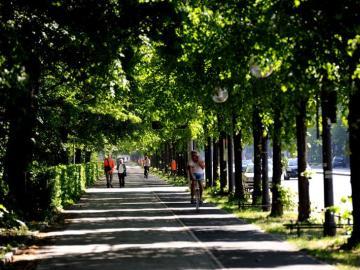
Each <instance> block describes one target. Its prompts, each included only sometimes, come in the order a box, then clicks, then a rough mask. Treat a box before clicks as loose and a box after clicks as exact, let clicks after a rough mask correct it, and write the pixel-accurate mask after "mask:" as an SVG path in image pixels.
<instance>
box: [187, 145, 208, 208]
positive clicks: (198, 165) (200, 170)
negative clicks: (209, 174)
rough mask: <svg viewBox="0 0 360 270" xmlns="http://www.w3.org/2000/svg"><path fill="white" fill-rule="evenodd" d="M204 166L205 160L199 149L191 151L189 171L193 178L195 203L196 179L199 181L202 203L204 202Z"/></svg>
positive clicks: (192, 197)
mask: <svg viewBox="0 0 360 270" xmlns="http://www.w3.org/2000/svg"><path fill="white" fill-rule="evenodd" d="M204 168H205V162H204V161H203V160H201V159H200V155H199V153H198V152H197V151H191V160H190V161H189V163H188V171H189V176H190V180H191V203H192V204H194V203H195V199H194V195H195V181H199V188H200V203H202V193H203V188H204V179H205V177H204Z"/></svg>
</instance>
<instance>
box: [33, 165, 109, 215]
mask: <svg viewBox="0 0 360 270" xmlns="http://www.w3.org/2000/svg"><path fill="white" fill-rule="evenodd" d="M101 168H102V167H101V164H99V163H94V162H92V163H87V164H73V165H59V166H55V167H49V168H33V169H32V173H31V177H30V179H29V181H28V194H31V195H30V196H31V200H29V201H30V202H29V204H31V206H30V205H29V210H28V212H29V213H27V216H31V218H32V219H42V218H44V216H46V215H47V214H49V212H53V211H56V210H61V209H62V208H63V207H64V206H66V205H69V204H73V203H74V202H75V201H77V200H78V199H79V198H80V196H81V195H82V194H83V192H84V191H85V188H86V187H89V186H91V185H93V184H94V183H95V181H96V180H97V179H98V178H99V176H100V175H101V173H102V170H101Z"/></svg>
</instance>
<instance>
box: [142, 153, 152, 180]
mask: <svg viewBox="0 0 360 270" xmlns="http://www.w3.org/2000/svg"><path fill="white" fill-rule="evenodd" d="M143 164H144V177H145V178H148V175H149V170H150V165H151V162H150V158H149V157H148V156H147V155H145V158H144V162H143Z"/></svg>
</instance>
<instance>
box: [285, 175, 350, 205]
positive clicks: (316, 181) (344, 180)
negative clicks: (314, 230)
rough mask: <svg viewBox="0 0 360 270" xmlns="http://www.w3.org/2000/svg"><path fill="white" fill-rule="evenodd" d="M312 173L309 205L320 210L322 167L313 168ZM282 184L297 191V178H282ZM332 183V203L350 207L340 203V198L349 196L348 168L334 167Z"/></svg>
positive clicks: (322, 181)
mask: <svg viewBox="0 0 360 270" xmlns="http://www.w3.org/2000/svg"><path fill="white" fill-rule="evenodd" d="M313 170H314V172H315V173H314V175H313V176H312V179H310V180H309V182H310V186H309V189H310V200H311V207H313V208H317V209H318V210H321V209H323V208H324V179H323V174H322V169H318V168H314V169H313ZM282 183H283V185H284V186H285V187H289V188H291V190H293V191H294V192H296V193H297V192H298V181H297V179H293V178H292V179H291V180H284V181H283V182H282ZM333 185H334V204H335V205H342V206H343V207H346V208H348V209H352V205H351V204H350V203H347V204H346V205H344V204H343V203H341V198H343V197H347V196H351V185H350V171H349V169H335V170H334V175H333Z"/></svg>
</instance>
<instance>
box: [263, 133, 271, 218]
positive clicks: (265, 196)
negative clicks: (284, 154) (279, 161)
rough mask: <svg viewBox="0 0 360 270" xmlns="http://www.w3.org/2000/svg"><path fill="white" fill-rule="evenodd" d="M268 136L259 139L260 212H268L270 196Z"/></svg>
mask: <svg viewBox="0 0 360 270" xmlns="http://www.w3.org/2000/svg"><path fill="white" fill-rule="evenodd" d="M268 143H269V140H268V136H267V135H266V136H262V138H261V150H262V152H261V160H262V171H261V174H262V179H261V183H262V210H263V211H269V210H270V194H269V162H268Z"/></svg>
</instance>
